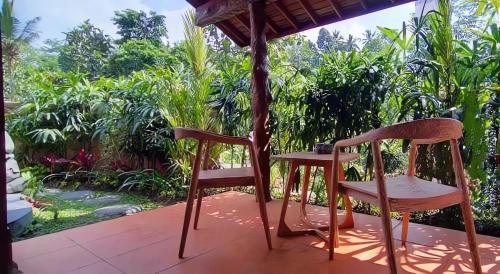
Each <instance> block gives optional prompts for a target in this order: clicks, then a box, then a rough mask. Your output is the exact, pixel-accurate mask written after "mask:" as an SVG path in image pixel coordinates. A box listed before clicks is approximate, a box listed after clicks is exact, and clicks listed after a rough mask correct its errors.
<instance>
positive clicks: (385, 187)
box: [329, 118, 481, 273]
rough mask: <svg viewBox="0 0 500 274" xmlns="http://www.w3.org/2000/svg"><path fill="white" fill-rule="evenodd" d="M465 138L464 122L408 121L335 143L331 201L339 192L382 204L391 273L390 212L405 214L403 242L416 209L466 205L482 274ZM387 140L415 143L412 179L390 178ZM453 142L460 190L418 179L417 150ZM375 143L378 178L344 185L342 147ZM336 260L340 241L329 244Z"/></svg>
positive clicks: (475, 262)
mask: <svg viewBox="0 0 500 274" xmlns="http://www.w3.org/2000/svg"><path fill="white" fill-rule="evenodd" d="M461 137H462V124H461V123H460V122H459V121H457V120H453V119H446V118H437V119H424V120H417V121H413V122H408V123H402V124H396V125H392V126H388V127H385V128H379V129H375V130H372V131H369V132H367V133H365V134H362V135H359V136H357V137H354V138H352V139H349V140H342V141H339V142H337V143H336V144H335V148H334V152H333V153H334V160H333V178H332V180H333V187H332V190H331V191H332V195H331V197H336V195H337V194H338V191H340V192H342V193H345V194H347V195H348V196H351V197H353V198H355V199H359V200H362V201H365V202H369V203H372V204H376V205H378V206H380V210H381V219H382V225H383V232H384V236H385V245H386V250H387V256H388V260H389V266H390V269H391V273H397V268H396V256H395V253H394V243H393V240H392V227H391V218H390V215H389V214H390V212H391V211H393V212H403V227H402V241H403V243H404V242H405V241H406V237H407V234H408V222H409V214H410V213H411V212H415V211H424V210H431V209H440V208H444V207H448V206H451V205H455V204H460V207H461V211H462V216H463V218H464V223H465V229H466V233H467V239H468V242H469V248H470V252H471V256H472V262H473V269H474V271H475V273H481V263H480V259H479V252H478V248H477V242H476V232H475V229H474V220H473V217H472V210H471V206H470V200H469V188H468V185H467V180H466V178H465V173H464V168H463V164H462V159H461V157H460V150H459V146H458V141H457V140H458V139H460V138H461ZM384 139H405V140H411V148H410V153H409V167H408V172H407V174H406V175H402V176H397V177H395V178H386V177H385V176H384V166H383V162H382V156H381V154H380V144H379V143H380V141H381V140H384ZM444 141H449V142H450V146H451V154H452V159H453V170H454V173H455V177H456V185H457V187H452V186H446V185H442V184H438V183H435V182H430V181H425V180H422V179H419V178H417V177H415V159H416V156H417V146H418V145H420V144H434V143H439V142H444ZM362 143H370V144H371V148H372V154H373V160H374V169H375V180H373V181H370V182H352V181H339V179H338V178H339V177H338V174H339V172H340V171H339V169H338V162H339V154H340V150H341V148H345V147H351V146H357V145H359V144H362ZM334 201H335V199H333V202H332V203H331V204H330V213H331V214H330V224H332V225H331V226H330V239H335V237H337V235H335V234H336V233H335V227H336V224H337V222H336V216H337V214H336V208H337V207H336V204H335V202H334ZM329 248H330V251H329V252H330V254H329V255H330V259H332V258H333V251H334V240H329Z"/></svg>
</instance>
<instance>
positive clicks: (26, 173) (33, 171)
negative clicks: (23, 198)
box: [21, 165, 49, 198]
mask: <svg viewBox="0 0 500 274" xmlns="http://www.w3.org/2000/svg"><path fill="white" fill-rule="evenodd" d="M48 173H49V169H48V168H47V167H46V166H43V165H35V166H31V167H25V168H23V169H21V174H22V176H23V178H24V179H25V180H26V188H25V189H24V194H26V195H27V196H29V197H31V198H35V197H36V196H37V194H38V192H40V191H41V190H43V188H44V185H43V178H44V177H45V176H46V175H47V174H48Z"/></svg>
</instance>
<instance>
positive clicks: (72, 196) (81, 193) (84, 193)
mask: <svg viewBox="0 0 500 274" xmlns="http://www.w3.org/2000/svg"><path fill="white" fill-rule="evenodd" d="M92 195H94V192H93V191H90V190H78V191H68V192H63V193H62V194H61V195H59V198H61V199H63V200H70V201H76V200H83V199H89V198H91V197H92Z"/></svg>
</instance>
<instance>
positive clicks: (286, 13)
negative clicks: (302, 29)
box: [274, 1, 299, 30]
mask: <svg viewBox="0 0 500 274" xmlns="http://www.w3.org/2000/svg"><path fill="white" fill-rule="evenodd" d="M274 5H275V7H276V9H277V10H278V11H279V12H280V13H281V15H283V17H285V19H286V20H287V21H288V23H290V25H292V27H293V28H294V29H296V30H297V29H299V26H298V24H297V23H296V22H295V20H294V19H293V15H292V14H290V12H289V11H288V10H287V9H286V7H285V6H284V5H283V4H282V3H281V2H279V1H278V2H275V3H274Z"/></svg>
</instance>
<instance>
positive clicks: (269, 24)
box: [266, 18, 280, 34]
mask: <svg viewBox="0 0 500 274" xmlns="http://www.w3.org/2000/svg"><path fill="white" fill-rule="evenodd" d="M266 25H267V27H268V28H269V29H270V30H271V31H272V32H274V33H276V34H277V33H279V32H280V29H279V28H278V26H276V24H275V23H274V22H273V21H271V18H267V21H266Z"/></svg>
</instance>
